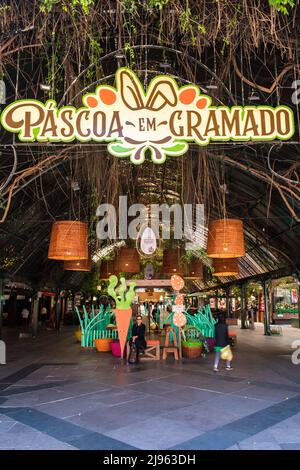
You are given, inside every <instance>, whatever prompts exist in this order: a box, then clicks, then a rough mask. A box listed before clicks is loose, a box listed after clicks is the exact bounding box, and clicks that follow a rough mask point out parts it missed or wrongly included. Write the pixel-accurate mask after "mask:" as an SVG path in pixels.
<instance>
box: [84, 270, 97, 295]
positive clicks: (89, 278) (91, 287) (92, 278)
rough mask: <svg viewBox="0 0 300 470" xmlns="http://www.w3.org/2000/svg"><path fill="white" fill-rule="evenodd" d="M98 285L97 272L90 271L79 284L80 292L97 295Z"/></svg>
mask: <svg viewBox="0 0 300 470" xmlns="http://www.w3.org/2000/svg"><path fill="white" fill-rule="evenodd" d="M98 285H99V274H98V271H97V270H94V271H92V272H91V273H88V274H86V275H85V276H84V279H83V281H82V284H81V291H82V292H83V293H84V294H85V295H88V294H92V295H96V294H99V291H98V289H97V287H98Z"/></svg>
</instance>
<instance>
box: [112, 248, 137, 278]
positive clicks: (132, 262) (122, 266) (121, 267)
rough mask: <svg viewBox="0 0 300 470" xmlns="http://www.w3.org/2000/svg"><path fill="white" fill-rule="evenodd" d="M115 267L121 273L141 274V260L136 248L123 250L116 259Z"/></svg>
mask: <svg viewBox="0 0 300 470" xmlns="http://www.w3.org/2000/svg"><path fill="white" fill-rule="evenodd" d="M115 267H116V269H117V271H118V272H119V273H138V272H140V259H139V255H138V252H137V250H136V249H135V248H121V249H120V251H119V253H118V254H117V257H116V264H115Z"/></svg>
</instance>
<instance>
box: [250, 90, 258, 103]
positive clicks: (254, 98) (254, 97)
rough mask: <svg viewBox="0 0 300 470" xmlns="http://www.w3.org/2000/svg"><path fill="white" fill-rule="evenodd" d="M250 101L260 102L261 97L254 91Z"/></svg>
mask: <svg viewBox="0 0 300 470" xmlns="http://www.w3.org/2000/svg"><path fill="white" fill-rule="evenodd" d="M248 101H260V97H259V95H258V94H257V93H256V92H254V91H252V92H251V95H249V96H248Z"/></svg>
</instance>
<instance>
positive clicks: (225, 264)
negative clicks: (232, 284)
mask: <svg viewBox="0 0 300 470" xmlns="http://www.w3.org/2000/svg"><path fill="white" fill-rule="evenodd" d="M213 268H214V276H219V277H222V276H236V275H237V274H238V273H239V267H238V260H237V258H224V259H222V258H215V259H214V261H213Z"/></svg>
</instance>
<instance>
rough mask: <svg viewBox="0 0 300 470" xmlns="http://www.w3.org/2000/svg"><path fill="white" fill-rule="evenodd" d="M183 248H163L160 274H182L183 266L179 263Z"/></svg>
mask: <svg viewBox="0 0 300 470" xmlns="http://www.w3.org/2000/svg"><path fill="white" fill-rule="evenodd" d="M182 256H183V250H181V249H172V250H165V251H164V254H163V264H162V274H164V275H166V276H171V275H172V274H182V275H183V274H184V271H185V270H184V266H183V265H182V263H181V257H182Z"/></svg>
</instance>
